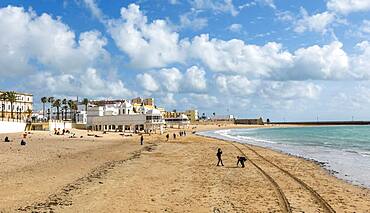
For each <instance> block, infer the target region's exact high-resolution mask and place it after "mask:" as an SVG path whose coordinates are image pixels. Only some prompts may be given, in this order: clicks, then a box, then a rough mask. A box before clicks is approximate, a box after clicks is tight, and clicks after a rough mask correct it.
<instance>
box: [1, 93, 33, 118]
mask: <svg viewBox="0 0 370 213" xmlns="http://www.w3.org/2000/svg"><path fill="white" fill-rule="evenodd" d="M5 93H6V92H5V91H0V97H1V96H2V95H3V94H5ZM15 95H16V101H15V102H14V103H11V102H10V101H9V100H7V99H5V100H3V99H2V98H1V99H0V118H1V119H2V120H13V119H18V120H26V119H27V118H29V117H31V115H32V110H33V95H32V94H28V93H21V92H16V93H15Z"/></svg>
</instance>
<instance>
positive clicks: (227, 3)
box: [191, 0, 239, 16]
mask: <svg viewBox="0 0 370 213" xmlns="http://www.w3.org/2000/svg"><path fill="white" fill-rule="evenodd" d="M191 4H192V6H193V7H194V8H195V9H197V10H204V9H211V10H213V11H215V12H216V13H221V12H222V13H230V14H231V15H232V16H236V15H238V13H239V12H238V11H237V9H236V8H235V6H234V4H233V1H232V0H192V1H191Z"/></svg>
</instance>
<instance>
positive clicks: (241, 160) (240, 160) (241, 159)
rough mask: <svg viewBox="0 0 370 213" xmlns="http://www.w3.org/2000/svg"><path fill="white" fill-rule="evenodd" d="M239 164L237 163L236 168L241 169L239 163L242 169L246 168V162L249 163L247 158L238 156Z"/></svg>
mask: <svg viewBox="0 0 370 213" xmlns="http://www.w3.org/2000/svg"><path fill="white" fill-rule="evenodd" d="M236 158H237V159H238V162H237V163H236V166H237V167H239V163H240V164H241V165H242V168H244V162H245V161H247V158H246V157H243V156H241V157H240V156H237V157H236Z"/></svg>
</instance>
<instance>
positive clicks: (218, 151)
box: [216, 148, 224, 166]
mask: <svg viewBox="0 0 370 213" xmlns="http://www.w3.org/2000/svg"><path fill="white" fill-rule="evenodd" d="M216 155H217V158H218V162H217V166H220V163H221V166H224V164H223V163H222V158H221V156H222V150H221V148H218V150H217V154H216Z"/></svg>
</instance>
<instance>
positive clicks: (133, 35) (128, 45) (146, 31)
mask: <svg viewBox="0 0 370 213" xmlns="http://www.w3.org/2000/svg"><path fill="white" fill-rule="evenodd" d="M108 25H109V26H108V31H109V32H110V33H111V35H112V37H113V39H114V41H115V42H116V44H117V46H118V47H119V48H120V49H121V50H122V51H123V52H125V53H127V54H128V55H129V57H130V59H131V62H132V63H133V64H134V65H135V66H136V67H141V68H158V67H164V66H166V65H167V64H171V63H175V62H183V61H184V55H183V54H182V53H181V51H180V50H181V47H182V44H180V43H179V35H178V33H176V32H173V31H172V29H171V28H170V27H169V26H168V24H167V22H166V21H164V20H154V21H153V22H151V23H148V21H147V17H146V16H144V15H143V13H142V12H141V11H140V9H139V6H138V5H135V4H130V5H129V6H128V8H124V7H123V8H121V18H120V19H117V20H110V21H109V24H108Z"/></svg>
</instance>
